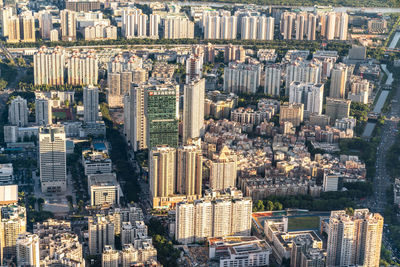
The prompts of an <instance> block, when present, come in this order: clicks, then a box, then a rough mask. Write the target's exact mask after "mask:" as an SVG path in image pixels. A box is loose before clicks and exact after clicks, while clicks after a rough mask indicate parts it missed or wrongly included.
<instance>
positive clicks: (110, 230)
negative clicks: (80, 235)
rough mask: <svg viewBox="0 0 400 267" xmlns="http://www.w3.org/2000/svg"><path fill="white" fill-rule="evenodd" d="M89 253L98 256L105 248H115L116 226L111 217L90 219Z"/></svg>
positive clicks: (101, 216)
mask: <svg viewBox="0 0 400 267" xmlns="http://www.w3.org/2000/svg"><path fill="white" fill-rule="evenodd" d="M88 232H89V253H90V255H98V254H101V253H102V252H103V249H104V247H105V246H112V247H114V246H115V224H114V221H113V219H112V217H110V216H104V215H99V216H95V217H89V229H88Z"/></svg>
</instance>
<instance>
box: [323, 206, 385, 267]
mask: <svg viewBox="0 0 400 267" xmlns="http://www.w3.org/2000/svg"><path fill="white" fill-rule="evenodd" d="M382 231H383V217H382V216H381V215H380V214H378V213H371V212H369V210H368V209H356V210H354V215H348V214H346V212H345V211H344V210H339V211H332V212H331V216H330V219H329V226H328V242H327V258H326V266H327V267H334V266H350V265H353V266H355V265H358V266H365V267H378V266H380V265H379V260H380V254H381V244H382Z"/></svg>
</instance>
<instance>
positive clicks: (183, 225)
mask: <svg viewBox="0 0 400 267" xmlns="http://www.w3.org/2000/svg"><path fill="white" fill-rule="evenodd" d="M194 218H195V208H194V205H193V203H182V204H179V205H178V206H177V209H176V225H175V228H176V231H175V233H176V234H175V239H176V240H177V241H178V242H179V243H182V244H190V243H194V242H195V234H194V233H195V231H194V224H193V222H194Z"/></svg>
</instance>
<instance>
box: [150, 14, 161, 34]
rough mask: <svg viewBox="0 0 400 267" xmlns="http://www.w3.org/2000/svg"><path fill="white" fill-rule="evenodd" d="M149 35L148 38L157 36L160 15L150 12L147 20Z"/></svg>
mask: <svg viewBox="0 0 400 267" xmlns="http://www.w3.org/2000/svg"><path fill="white" fill-rule="evenodd" d="M149 21H150V22H149V24H150V25H149V37H150V38H156V39H157V38H159V34H158V27H160V21H161V19H160V15H157V14H150V20H149Z"/></svg>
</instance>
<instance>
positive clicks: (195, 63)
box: [186, 54, 204, 84]
mask: <svg viewBox="0 0 400 267" xmlns="http://www.w3.org/2000/svg"><path fill="white" fill-rule="evenodd" d="M203 60H204V57H203V54H200V55H199V54H191V55H190V57H189V58H188V59H187V60H186V84H188V83H189V82H190V81H191V80H193V79H201V77H203Z"/></svg>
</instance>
